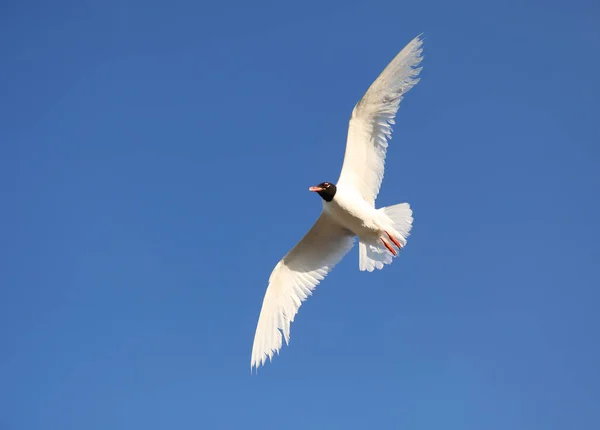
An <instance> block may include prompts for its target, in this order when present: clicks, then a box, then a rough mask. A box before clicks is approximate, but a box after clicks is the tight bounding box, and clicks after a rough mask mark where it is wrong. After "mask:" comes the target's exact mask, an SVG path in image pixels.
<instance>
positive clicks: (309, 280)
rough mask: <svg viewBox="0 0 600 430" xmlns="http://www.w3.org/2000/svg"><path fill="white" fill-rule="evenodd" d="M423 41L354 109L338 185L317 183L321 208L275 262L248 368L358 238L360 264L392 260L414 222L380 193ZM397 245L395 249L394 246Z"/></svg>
mask: <svg viewBox="0 0 600 430" xmlns="http://www.w3.org/2000/svg"><path fill="white" fill-rule="evenodd" d="M422 43H423V42H422V40H421V38H420V36H418V37H416V38H415V39H413V40H412V41H411V42H410V43H409V44H408V45H406V47H405V48H404V49H403V50H402V51H401V52H400V53H399V54H398V55H397V56H396V57H395V58H394V59H393V60H392V62H391V63H390V64H389V65H388V66H387V67H386V68H385V70H384V71H383V72H382V73H381V75H379V77H378V78H377V79H376V80H375V82H373V84H372V85H371V86H370V87H369V89H368V90H367V92H366V94H365V95H364V96H363V98H362V99H361V100H360V101H359V102H358V103H357V104H356V106H355V107H354V110H353V111H352V116H351V119H350V124H349V129H348V139H347V143H346V153H345V156H344V164H343V166H342V172H341V174H340V177H339V179H338V182H337V186H336V185H334V184H330V183H327V182H324V183H322V184H319V186H316V187H311V191H317V192H319V194H320V195H321V196H322V197H323V211H322V213H321V215H320V217H319V219H318V220H317V221H316V223H315V224H314V225H313V227H312V228H311V229H310V230H309V232H308V233H307V234H306V235H305V236H304V238H302V240H301V241H300V242H299V243H298V244H297V245H296V246H295V247H294V248H293V249H292V250H291V251H290V252H289V253H288V254H287V255H286V256H285V257H283V259H282V260H281V261H280V262H279V263H278V264H277V266H275V269H274V270H273V272H272V273H271V277H270V278H269V285H268V287H267V291H266V293H265V297H264V300H263V304H262V309H261V312H260V316H259V319H258V325H257V327H256V334H255V336H254V344H253V346H252V359H251V364H250V367H251V368H253V367H259V366H261V365H262V364H264V363H265V362H266V360H267V358H269V359H272V357H273V354H274V353H275V352H279V350H280V349H281V346H282V343H283V339H285V341H286V343H289V339H290V324H291V322H293V321H294V317H295V316H296V314H297V313H298V309H299V308H300V305H301V304H302V302H303V301H304V300H306V298H307V297H308V296H309V295H310V294H312V290H314V288H315V287H316V286H317V285H318V284H319V282H321V281H322V280H323V279H324V277H325V276H326V275H327V274H328V273H329V272H330V271H331V269H332V268H333V267H334V266H335V265H336V264H337V263H338V262H339V261H340V260H341V259H342V258H343V257H344V256H345V255H346V254H347V253H348V251H350V249H351V248H352V246H353V244H354V240H355V237H356V236H358V238H359V240H360V245H359V246H360V249H359V269H360V270H367V271H372V270H374V269H381V268H383V267H384V265H385V264H389V263H391V262H392V260H393V257H394V256H397V255H398V253H397V251H396V248H397V249H398V250H399V249H401V248H402V247H404V246H405V245H406V238H407V237H408V235H409V233H410V229H411V226H412V221H413V218H412V210H411V209H410V206H409V205H408V203H401V204H398V205H394V206H389V207H385V208H381V209H376V208H375V199H376V198H377V194H378V193H379V189H380V187H381V181H382V180H383V174H384V165H385V156H386V151H387V147H388V140H389V139H390V137H391V133H392V125H393V124H394V117H395V115H396V112H397V111H398V107H399V105H400V101H401V100H402V97H403V96H404V94H406V92H407V91H408V90H410V89H411V88H412V87H413V86H414V85H415V84H416V83H417V82H418V81H419V80H418V78H417V75H418V74H419V72H420V70H421V68H419V67H418V66H419V63H420V62H421V59H422V56H421V52H422V48H421V46H422ZM394 246H395V248H394Z"/></svg>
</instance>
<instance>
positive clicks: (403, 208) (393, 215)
mask: <svg viewBox="0 0 600 430" xmlns="http://www.w3.org/2000/svg"><path fill="white" fill-rule="evenodd" d="M379 210H380V211H381V212H383V213H384V214H385V215H386V217H387V218H388V220H389V222H390V230H391V231H388V233H390V234H391V235H392V236H393V237H394V238H395V239H396V240H398V242H400V244H402V247H403V248H404V247H405V246H406V239H407V238H408V236H409V235H410V230H411V228H412V222H413V217H412V210H411V208H410V205H409V204H408V203H400V204H397V205H394V206H388V207H385V208H381V209H379ZM398 255H400V253H398V254H397V255H396V256H398ZM392 261H393V256H392V254H391V253H390V252H389V251H388V250H387V248H386V247H385V245H384V244H383V243H382V242H381V241H377V242H375V243H365V242H363V241H362V240H361V241H360V244H359V269H360V270H366V271H368V272H372V271H373V270H375V269H383V266H384V265H386V264H390V263H391V262H392Z"/></svg>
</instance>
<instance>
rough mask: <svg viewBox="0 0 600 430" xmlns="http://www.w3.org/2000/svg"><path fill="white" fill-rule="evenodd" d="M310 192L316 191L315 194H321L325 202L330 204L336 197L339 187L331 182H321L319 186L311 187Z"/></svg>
mask: <svg viewBox="0 0 600 430" xmlns="http://www.w3.org/2000/svg"><path fill="white" fill-rule="evenodd" d="M309 190H310V191H314V192H315V193H319V195H320V196H321V197H322V198H323V200H325V201H326V202H330V201H332V200H333V196H335V192H336V191H337V187H336V186H335V184H332V183H331V182H321V183H320V184H319V185H316V186H314V187H310V188H309Z"/></svg>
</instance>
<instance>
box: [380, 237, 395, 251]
mask: <svg viewBox="0 0 600 430" xmlns="http://www.w3.org/2000/svg"><path fill="white" fill-rule="evenodd" d="M381 241H382V242H383V244H384V245H385V247H386V248H387V249H388V251H390V252H391V253H392V255H396V254H398V253H397V252H396V250H395V249H394V248H392V247H391V246H390V244H389V243H387V242H386V241H385V240H383V237H382V238H381Z"/></svg>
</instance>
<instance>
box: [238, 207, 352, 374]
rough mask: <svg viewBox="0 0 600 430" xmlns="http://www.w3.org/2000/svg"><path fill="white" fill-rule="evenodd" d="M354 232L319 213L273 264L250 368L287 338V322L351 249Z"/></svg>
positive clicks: (288, 323) (270, 354)
mask: <svg viewBox="0 0 600 430" xmlns="http://www.w3.org/2000/svg"><path fill="white" fill-rule="evenodd" d="M353 244H354V234H353V233H352V232H350V231H348V230H346V229H345V228H343V227H342V226H340V225H339V224H337V223H336V222H335V221H333V220H332V219H331V217H330V216H329V215H328V214H327V213H324V212H323V213H321V216H320V217H319V219H318V220H317V222H316V223H315V224H314V225H313V227H312V228H311V229H310V230H309V232H308V233H307V234H306V235H305V236H304V238H302V240H301V241H300V242H299V243H298V244H297V245H296V246H295V247H294V248H293V249H292V250H291V251H290V252H289V253H288V254H287V255H286V256H285V257H283V259H282V260H281V261H280V262H279V263H278V264H277V266H275V269H274V270H273V272H272V273H271V277H270V278H269V286H268V287H267V292H266V294H265V298H264V300H263V304H262V309H261V311H260V316H259V318H258V325H257V327H256V334H255V335H254V344H253V345H252V361H251V364H250V369H252V368H253V367H256V368H258V367H259V366H261V365H262V364H264V363H265V362H266V361H267V357H268V358H269V359H272V358H273V354H274V353H275V352H279V350H280V349H281V346H282V336H283V338H285V342H286V344H287V343H289V340H290V324H291V323H292V322H293V321H294V316H295V315H296V313H298V309H299V308H300V305H301V304H302V302H303V301H304V300H306V298H307V297H308V296H309V295H311V294H312V290H314V288H315V287H316V286H317V284H319V282H321V281H322V280H323V278H325V276H327V274H328V273H329V272H330V271H331V269H333V266H335V265H336V264H337V263H339V262H340V260H341V259H342V258H343V257H344V255H346V254H347V253H348V251H350V249H352V246H353Z"/></svg>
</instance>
